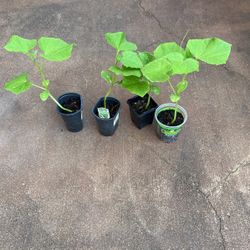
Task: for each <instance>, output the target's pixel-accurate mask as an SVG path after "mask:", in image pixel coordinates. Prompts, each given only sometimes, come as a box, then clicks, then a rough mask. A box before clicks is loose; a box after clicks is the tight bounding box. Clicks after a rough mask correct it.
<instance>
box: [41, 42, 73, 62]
mask: <svg viewBox="0 0 250 250" xmlns="http://www.w3.org/2000/svg"><path fill="white" fill-rule="evenodd" d="M38 45H39V48H40V49H41V50H42V51H43V54H41V56H42V57H43V58H44V59H46V60H48V61H53V62H61V61H65V60H67V59H69V58H70V57H71V54H72V49H73V46H74V44H69V43H66V42H65V41H63V40H62V39H60V38H54V37H41V38H40V39H39V40H38Z"/></svg>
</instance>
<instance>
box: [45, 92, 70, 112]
mask: <svg viewBox="0 0 250 250" xmlns="http://www.w3.org/2000/svg"><path fill="white" fill-rule="evenodd" d="M49 97H50V98H51V99H52V100H53V101H54V102H55V103H56V104H57V106H58V107H60V109H62V110H64V111H67V112H70V113H72V112H73V111H72V110H70V109H67V108H64V107H63V106H62V105H61V104H60V103H59V102H58V101H57V100H56V98H55V97H54V96H53V95H51V93H49Z"/></svg>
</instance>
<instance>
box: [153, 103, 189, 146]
mask: <svg viewBox="0 0 250 250" xmlns="http://www.w3.org/2000/svg"><path fill="white" fill-rule="evenodd" d="M175 107H176V104H174V103H165V104H162V105H160V106H159V107H158V108H157V109H156V111H155V115H154V125H155V128H156V134H157V136H158V137H159V139H160V140H162V141H164V142H167V143H170V142H175V141H176V140H177V137H178V135H179V133H180V132H181V129H182V127H183V125H184V124H185V123H186V121H187V118H188V115H187V111H186V110H185V109H184V108H183V107H181V106H180V105H177V108H178V113H180V114H181V115H182V117H183V121H182V123H181V124H179V125H177V126H167V125H165V124H163V123H162V122H160V121H159V114H160V113H161V112H163V111H168V110H172V111H173V110H174V108H175Z"/></svg>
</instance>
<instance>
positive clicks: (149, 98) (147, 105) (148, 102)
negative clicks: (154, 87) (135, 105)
mask: <svg viewBox="0 0 250 250" xmlns="http://www.w3.org/2000/svg"><path fill="white" fill-rule="evenodd" d="M150 100H151V97H150V95H148V101H147V104H146V107H145V110H147V109H148V107H149V104H150Z"/></svg>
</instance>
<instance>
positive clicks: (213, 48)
mask: <svg viewBox="0 0 250 250" xmlns="http://www.w3.org/2000/svg"><path fill="white" fill-rule="evenodd" d="M231 47H232V45H231V44H230V43H227V42H225V41H223V40H221V39H219V38H206V39H191V40H189V41H188V43H187V48H188V49H189V51H190V53H191V54H192V55H193V56H194V57H195V58H196V59H199V60H201V61H203V62H206V63H208V64H214V65H220V64H225V63H226V62H227V59H228V57H229V55H230V52H231Z"/></svg>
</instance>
